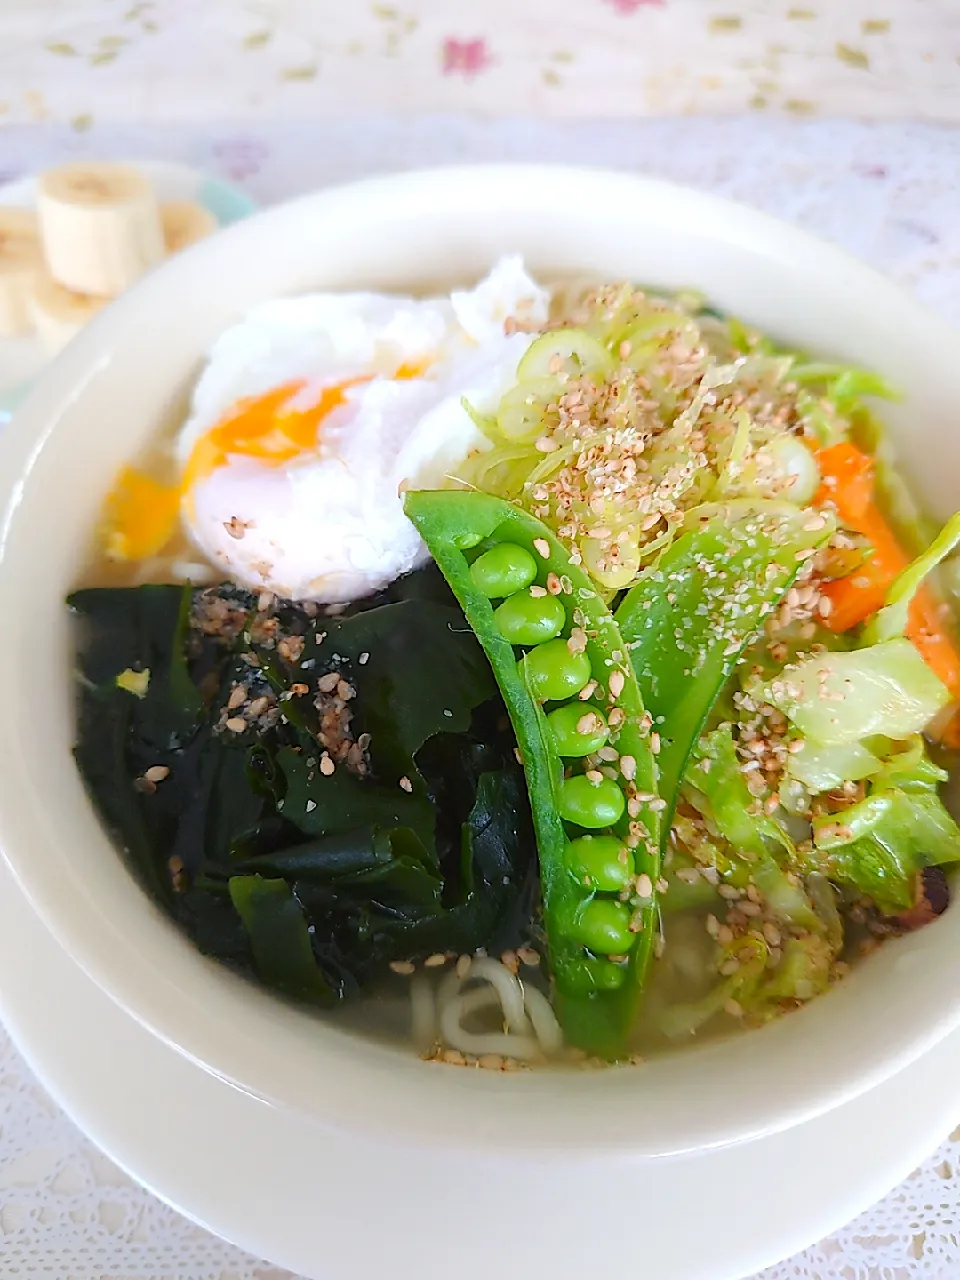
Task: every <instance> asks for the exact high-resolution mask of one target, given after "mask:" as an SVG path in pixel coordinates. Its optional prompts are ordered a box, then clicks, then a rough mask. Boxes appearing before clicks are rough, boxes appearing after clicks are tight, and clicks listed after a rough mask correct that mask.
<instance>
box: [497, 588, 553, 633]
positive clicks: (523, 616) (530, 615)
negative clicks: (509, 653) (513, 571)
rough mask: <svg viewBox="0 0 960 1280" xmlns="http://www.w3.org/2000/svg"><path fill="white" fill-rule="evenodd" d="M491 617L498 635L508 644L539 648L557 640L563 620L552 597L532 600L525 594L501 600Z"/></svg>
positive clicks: (535, 597) (533, 597) (521, 593)
mask: <svg viewBox="0 0 960 1280" xmlns="http://www.w3.org/2000/svg"><path fill="white" fill-rule="evenodd" d="M493 616H494V617H495V618H496V620H497V626H498V627H499V628H500V634H501V635H502V636H503V638H504V639H505V640H509V641H510V643H511V644H543V642H544V641H545V640H552V639H553V637H554V636H558V635H559V634H560V632H561V631H562V630H563V627H564V623H565V622H566V620H567V614H566V611H565V609H564V607H563V605H562V604H561V603H560V601H559V600H558V599H557V597H556V596H547V595H544V596H532V595H530V593H529V592H527V591H518V592H517V593H516V595H513V596H510V597H509V598H508V599H507V600H504V602H503V604H502V605H501V606H500V607H499V609H497V610H496V611H495V613H494V615H493Z"/></svg>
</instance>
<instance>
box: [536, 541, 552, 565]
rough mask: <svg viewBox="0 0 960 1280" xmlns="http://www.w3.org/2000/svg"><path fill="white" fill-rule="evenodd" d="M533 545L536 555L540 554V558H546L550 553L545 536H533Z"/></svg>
mask: <svg viewBox="0 0 960 1280" xmlns="http://www.w3.org/2000/svg"><path fill="white" fill-rule="evenodd" d="M533 545H534V548H535V550H536V552H537V555H538V556H540V557H541V558H542V559H544V560H546V559H547V557H548V556H549V555H550V543H549V542H548V541H547V540H546V538H534V540H533Z"/></svg>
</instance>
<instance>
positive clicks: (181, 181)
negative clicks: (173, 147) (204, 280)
mask: <svg viewBox="0 0 960 1280" xmlns="http://www.w3.org/2000/svg"><path fill="white" fill-rule="evenodd" d="M125 163H128V164H132V165H134V167H135V168H137V169H139V170H140V171H141V173H144V174H145V175H146V176H147V177H148V178H149V179H150V181H151V182H152V183H153V184H154V186H155V187H156V190H157V195H158V196H159V198H160V199H161V200H163V201H167V200H194V201H196V202H197V203H198V204H202V205H203V206H204V207H205V208H207V209H209V211H210V212H211V213H212V214H213V216H214V217H215V218H216V219H217V221H218V222H219V223H220V225H221V226H226V225H227V224H228V223H231V222H236V221H237V220H238V219H239V218H245V217H246V216H247V214H248V213H252V212H253V211H254V209H255V208H256V205H255V204H254V202H253V200H251V199H250V197H249V196H248V195H247V194H246V192H244V191H241V190H240V188H239V187H235V186H233V185H231V184H230V183H229V182H223V181H221V180H220V179H218V178H211V177H208V176H207V175H206V174H204V173H201V172H200V170H199V169H193V168H190V167H189V166H188V165H182V164H171V163H166V162H162V161H153V160H129V161H125ZM36 194H37V177H36V175H32V176H30V177H27V178H19V179H18V180H17V181H16V182H10V183H8V184H7V185H6V186H0V205H18V206H20V207H22V208H32V207H33V206H34V204H35V203H36ZM51 358H52V357H51V355H50V353H49V352H48V351H47V350H46V348H45V347H44V345H43V344H42V342H41V341H40V339H39V338H37V337H36V335H34V334H26V335H24V336H22V337H21V336H18V337H15V338H3V339H0V425H2V424H3V423H4V422H5V421H6V420H7V419H8V418H9V417H10V415H11V414H12V413H13V411H14V409H15V408H16V407H17V405H18V404H19V403H20V401H21V400H22V399H23V397H24V396H25V395H26V393H27V390H28V388H29V386H30V383H31V382H32V381H33V379H34V378H35V377H36V376H37V374H38V373H39V372H40V370H41V369H42V368H43V366H44V365H45V364H46V363H47V362H48V361H49V360H50V359H51Z"/></svg>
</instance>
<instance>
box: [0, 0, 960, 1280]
mask: <svg viewBox="0 0 960 1280" xmlns="http://www.w3.org/2000/svg"><path fill="white" fill-rule="evenodd" d="M693 113H697V115H698V118H697V119H689V118H684V117H689V116H690V115H691V114H693ZM818 116H819V117H848V118H853V117H861V118H866V119H870V118H873V119H874V120H886V121H889V122H890V123H876V124H872V125H871V124H862V123H861V124H854V123H850V122H847V123H844V122H838V121H835V120H832V121H826V120H824V121H821V120H818V119H816V117H818ZM498 117H499V118H498ZM558 117H562V119H558ZM638 117H659V118H657V119H648V120H641V119H639V118H638ZM665 117H672V118H665ZM707 117H709V118H707ZM722 117H728V118H722ZM907 120H912V121H914V122H916V123H899V122H902V121H907ZM923 121H927V122H938V123H926V124H925V123H921V122H923ZM951 124H960V2H958V0H456V2H455V3H454V2H452V0H402V2H401V3H398V4H382V3H367V2H366V0H362V2H353V0H351V2H349V3H343V0H336V2H334V0H247V2H245V3H241V2H240V0H19V2H18V0H0V183H2V182H3V181H6V180H8V179H11V178H13V177H16V176H19V175H20V174H21V173H24V172H28V171H30V170H34V169H37V168H42V167H44V166H45V165H48V164H50V163H53V162H55V161H58V160H61V159H64V158H68V157H72V156H78V157H79V156H86V157H90V158H105V157H125V158H134V159H135V158H138V157H142V158H153V159H170V160H179V161H181V162H185V163H188V164H193V165H196V166H198V167H200V168H202V169H206V170H209V171H211V172H213V173H219V174H220V175H221V176H224V177H227V178H229V179H231V180H233V181H235V182H238V183H240V184H242V185H245V186H246V187H247V188H248V190H250V191H251V193H252V194H253V195H254V196H255V197H256V198H258V199H259V200H260V201H261V202H264V203H266V202H269V201H271V200H275V199H279V198H282V197H284V196H286V195H290V194H293V193H295V192H297V191H300V190H303V189H305V188H308V187H311V186H315V185H318V184H323V183H330V182H334V181H342V180H345V179H349V178H352V177H356V176H361V175H363V174H367V173H370V172H374V171H377V170H383V169H392V168H403V167H409V166H412V165H420V164H431V163H442V162H446V161H470V160H488V159H504V158H513V159H538V160H563V161H574V162H583V163H600V164H608V165H614V166H618V167H621V168H633V169H643V170H645V171H648V172H652V173H656V174H660V175H663V176H666V177H671V178H674V179H678V180H681V181H685V182H690V183H693V184H696V185H699V186H702V187H705V188H709V189H711V190H714V191H718V192H721V193H723V194H727V195H731V196H734V197H737V198H740V199H744V200H747V201H749V202H751V203H753V204H756V205H760V206H763V207H765V208H767V209H769V210H771V211H773V212H775V213H778V214H780V215H782V216H784V217H787V218H790V219H792V220H794V221H797V222H800V223H803V224H805V225H807V226H809V227H810V228H812V229H814V230H816V231H819V232H820V233H821V234H824V235H827V236H829V237H831V238H832V239H834V240H837V241H838V242H840V243H842V244H844V245H846V246H847V247H848V248H850V249H851V250H853V251H854V252H855V253H857V254H859V255H860V256H861V257H864V258H867V259H869V260H871V261H873V262H875V263H876V264H877V265H878V266H880V267H882V268H884V269H885V270H887V271H888V272H890V273H891V274H892V275H894V276H895V277H897V278H898V279H900V280H901V281H902V282H903V283H905V284H906V285H907V286H908V287H910V288H912V289H914V290H915V291H916V292H917V293H918V294H919V295H920V296H921V297H922V298H924V299H925V300H926V301H927V302H928V303H929V304H930V305H932V306H934V307H936V308H937V309H939V310H940V311H941V312H942V313H943V314H944V315H946V316H947V317H948V318H950V319H951V320H953V321H954V322H955V323H960V129H954V128H951V127H949V126H950V125H951ZM958 1170H960V1131H958V1133H957V1134H954V1135H952V1136H951V1137H949V1138H946V1139H945V1140H944V1143H943V1145H942V1147H941V1148H940V1150H939V1151H937V1152H936V1153H935V1154H934V1156H932V1157H931V1159H930V1160H929V1161H928V1162H927V1163H926V1164H925V1165H924V1167H923V1169H922V1170H920V1171H919V1172H918V1173H917V1174H916V1175H915V1176H914V1177H913V1178H912V1179H910V1180H908V1181H907V1182H906V1183H904V1184H903V1186H902V1187H900V1188H898V1189H897V1190H896V1191H895V1192H893V1193H892V1194H891V1195H890V1196H889V1197H887V1199H886V1200H884V1201H883V1202H882V1203H881V1204H880V1205H878V1206H876V1207H875V1208H874V1209H872V1210H870V1211H869V1212H868V1213H867V1214H864V1215H863V1216H862V1217H861V1218H860V1219H858V1220H857V1221H856V1222H855V1223H852V1224H851V1225H850V1226H848V1227H847V1228H846V1229H845V1230H843V1231H842V1232H839V1233H838V1234H837V1235H836V1236H835V1237H834V1238H833V1239H831V1240H829V1241H826V1242H824V1243H822V1244H821V1245H818V1246H816V1247H814V1248H812V1249H809V1250H808V1251H806V1252H805V1253H804V1254H802V1255H799V1256H798V1257H796V1258H794V1259H792V1260H791V1261H790V1262H785V1263H782V1264H779V1265H778V1266H776V1267H773V1268H771V1269H770V1270H769V1271H768V1272H766V1273H765V1275H764V1280H840V1278H841V1277H842V1278H843V1280H913V1278H914V1277H919V1276H925V1277H933V1278H935V1280H949V1278H950V1277H958V1276H960V1227H958V1222H960V1172H958ZM41 1275H49V1276H56V1277H63V1278H64V1280H66V1278H67V1277H69V1278H70V1280H102V1277H104V1276H111V1277H116V1278H117V1280H160V1278H161V1277H168V1276H178V1277H182V1278H183V1280H233V1278H236V1280H268V1278H269V1280H281V1277H280V1273H278V1272H276V1271H275V1270H272V1269H271V1268H269V1267H268V1266H267V1265H266V1264H261V1263H258V1262H257V1261H256V1260H254V1259H251V1258H248V1257H246V1256H244V1255H242V1254H241V1253H239V1252H238V1251H237V1250H235V1249H233V1248H231V1247H230V1246H228V1245H226V1244H223V1243H221V1242H220V1241H218V1240H215V1239H214V1238H213V1237H211V1236H209V1235H207V1234H206V1233H205V1232H203V1231H201V1230H200V1229H199V1228H197V1227H195V1226H193V1225H191V1224H189V1223H187V1222H186V1221H185V1220H184V1219H182V1218H180V1217H179V1216H178V1215H177V1214H175V1213H174V1212H173V1211H171V1210H169V1209H167V1208H166V1207H164V1206H163V1205H161V1204H160V1203H159V1202H158V1201H156V1200H155V1199H153V1197H151V1196H150V1195H149V1194H147V1193H146V1192H144V1191H142V1190H140V1189H139V1188H137V1187H135V1186H134V1185H132V1184H131V1183H130V1182H129V1181H128V1180H127V1179H126V1178H125V1177H124V1176H123V1175H122V1174H120V1173H119V1172H118V1171H117V1170H116V1169H115V1168H114V1167H113V1166H112V1165H111V1163H110V1162H109V1161H108V1160H106V1159H105V1158H104V1157H102V1156H101V1155H99V1154H98V1153H97V1152H96V1151H95V1150H94V1148H93V1147H92V1146H91V1145H90V1144H89V1143H88V1142H87V1141H86V1140H85V1139H84V1138H83V1137H82V1135H80V1134H79V1133H78V1131H77V1130H76V1129H75V1128H74V1127H73V1125H72V1124H71V1123H70V1122H69V1121H68V1120H67V1119H66V1118H65V1117H64V1116H63V1115H62V1114H60V1113H59V1112H58V1110H57V1109H56V1107H55V1106H54V1105H53V1104H52V1103H51V1102H50V1101H49V1099H48V1098H47V1097H46V1095H45V1094H44V1093H43V1092H42V1090H40V1088H39V1087H38V1086H37V1085H36V1083H35V1082H34V1081H33V1079H32V1077H31V1075H30V1073H29V1071H28V1070H27V1068H26V1067H25V1066H24V1065H23V1063H22V1062H21V1061H20V1059H19V1058H18V1056H17V1054H16V1052H15V1051H14V1050H13V1048H12V1046H11V1045H10V1044H9V1042H8V1041H7V1040H6V1038H5V1037H4V1036H3V1034H2V1032H0V1277H6V1276H10V1277H13V1276H20V1277H30V1278H32V1277H38V1276H41ZM331 1280H335V1277H332V1278H331Z"/></svg>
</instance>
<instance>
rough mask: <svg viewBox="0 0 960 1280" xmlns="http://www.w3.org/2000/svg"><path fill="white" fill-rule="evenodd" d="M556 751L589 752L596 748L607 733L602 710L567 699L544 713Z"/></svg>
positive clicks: (575, 755) (579, 754)
mask: <svg viewBox="0 0 960 1280" xmlns="http://www.w3.org/2000/svg"><path fill="white" fill-rule="evenodd" d="M547 724H548V725H549V726H550V732H551V733H552V734H553V743H554V746H555V747H556V748H557V754H558V755H561V756H573V757H579V756H589V755H591V754H592V753H593V752H594V751H599V750H600V748H601V747H602V746H603V744H604V743H605V742H606V740H607V738H608V737H609V736H610V727H609V725H608V724H607V722H606V720H605V719H604V715H603V712H602V711H598V710H597V708H596V707H591V706H589V705H588V704H586V703H583V702H568V703H567V705H566V706H565V707H557V709H556V711H551V712H550V714H549V715H548V716H547Z"/></svg>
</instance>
